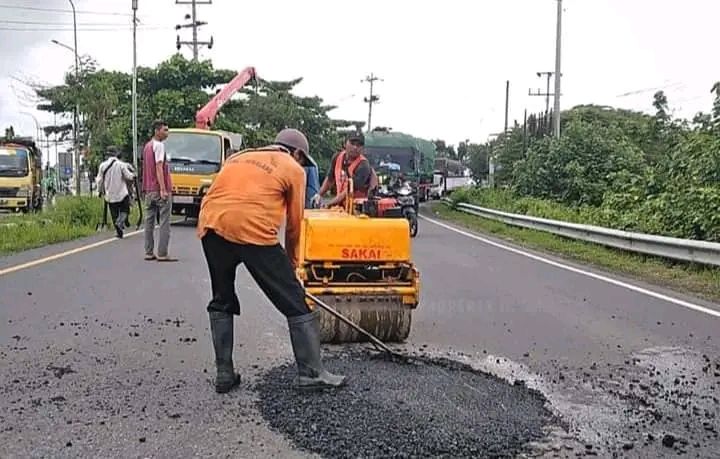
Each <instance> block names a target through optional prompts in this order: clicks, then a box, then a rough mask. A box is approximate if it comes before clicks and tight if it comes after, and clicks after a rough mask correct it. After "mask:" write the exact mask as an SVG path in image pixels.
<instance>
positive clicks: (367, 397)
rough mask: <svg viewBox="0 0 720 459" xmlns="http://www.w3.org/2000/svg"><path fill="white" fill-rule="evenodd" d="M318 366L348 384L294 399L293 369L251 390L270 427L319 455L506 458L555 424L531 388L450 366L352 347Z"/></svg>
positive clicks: (273, 375) (265, 379) (268, 377)
mask: <svg viewBox="0 0 720 459" xmlns="http://www.w3.org/2000/svg"><path fill="white" fill-rule="evenodd" d="M326 362H327V367H328V369H329V370H330V371H333V372H336V373H340V374H347V375H349V376H350V377H351V378H352V379H351V381H350V384H349V386H347V387H345V388H342V389H340V390H324V391H321V392H318V393H315V394H313V395H310V396H306V397H298V393H297V391H296V390H295V389H294V388H293V385H292V382H293V376H294V375H295V373H296V370H295V367H294V366H293V365H290V366H288V365H283V366H279V367H276V368H273V369H271V370H270V371H268V372H267V373H266V374H265V375H264V377H263V380H262V382H261V383H259V384H258V386H257V390H258V392H259V394H260V411H261V413H262V415H263V417H264V418H265V419H266V420H268V422H269V424H270V426H271V427H272V428H274V429H277V430H278V431H280V432H282V433H283V434H284V435H287V436H289V437H290V438H291V439H292V440H293V442H294V443H295V444H296V445H298V446H299V447H301V448H305V449H307V450H309V451H311V452H314V453H318V454H320V455H322V456H323V457H338V458H345V457H347V458H356V457H378V456H380V457H419V456H422V457H513V456H515V455H516V454H518V453H520V452H521V451H523V450H524V446H525V445H526V444H527V443H528V442H530V441H535V440H539V439H541V438H542V437H543V436H544V435H545V430H544V427H545V426H547V425H548V424H550V423H552V422H557V420H556V419H554V417H553V415H552V413H551V412H550V411H549V410H547V409H546V408H545V406H544V403H545V398H544V397H543V396H542V395H541V394H539V393H538V392H535V391H532V390H530V389H528V388H526V387H525V386H524V384H522V383H520V382H519V383H518V384H509V383H507V382H505V381H503V380H501V379H499V378H497V377H494V376H491V375H488V374H486V373H482V372H479V371H476V370H473V369H472V368H470V367H468V366H466V365H461V364H458V363H457V362H452V361H449V360H444V359H430V358H419V359H418V360H411V361H410V362H407V363H406V362H398V361H391V360H389V359H386V358H382V355H380V356H377V355H371V354H368V353H360V352H345V353H336V354H335V355H332V356H331V357H330V356H328V357H327V358H326Z"/></svg>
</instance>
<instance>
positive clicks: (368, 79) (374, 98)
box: [360, 73, 383, 132]
mask: <svg viewBox="0 0 720 459" xmlns="http://www.w3.org/2000/svg"><path fill="white" fill-rule="evenodd" d="M376 81H383V80H382V79H381V78H378V77H376V76H375V75H374V74H373V73H370V75H368V76H366V77H365V79H364V80H360V82H361V83H362V82H367V83H370V97H369V98H368V97H366V98H365V99H364V100H365V102H366V103H367V104H368V127H367V132H370V129H371V128H372V126H371V123H372V106H373V102H378V101H379V100H380V98H379V97H378V96H377V95H375V94H373V84H374V83H375V82H376Z"/></svg>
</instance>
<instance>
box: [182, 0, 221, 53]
mask: <svg viewBox="0 0 720 459" xmlns="http://www.w3.org/2000/svg"><path fill="white" fill-rule="evenodd" d="M175 4H176V5H191V6H192V14H190V15H187V14H186V15H185V19H190V20H191V22H190V24H178V25H176V26H175V30H180V29H182V28H187V27H192V41H181V40H180V35H178V36H177V41H176V42H175V44H176V46H177V49H178V51H179V50H180V47H181V46H182V45H190V46H191V47H192V50H193V60H194V61H196V62H197V60H198V48H199V47H200V46H207V47H208V49H212V47H213V44H214V40H213V37H212V36H210V41H198V33H197V29H198V27H200V26H203V25H207V22H203V21H198V20H197V5H212V0H207V1H200V0H190V1H189V2H188V1H181V0H175Z"/></svg>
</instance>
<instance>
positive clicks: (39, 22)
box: [0, 19, 125, 27]
mask: <svg viewBox="0 0 720 459" xmlns="http://www.w3.org/2000/svg"><path fill="white" fill-rule="evenodd" d="M0 23H5V24H23V25H25V24H27V25H57V26H70V27H72V25H73V24H72V22H48V21H14V20H9V19H0ZM77 25H78V27H80V26H123V25H125V23H122V22H84V23H82V22H79V23H78V24H77Z"/></svg>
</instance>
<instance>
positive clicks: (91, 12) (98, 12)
mask: <svg viewBox="0 0 720 459" xmlns="http://www.w3.org/2000/svg"><path fill="white" fill-rule="evenodd" d="M0 8H5V9H11V10H28V11H43V12H46V13H69V14H72V13H73V10H66V9H59V8H40V7H33V6H17V5H0ZM75 13H76V14H96V15H105V16H127V17H132V14H129V13H118V12H110V11H108V12H102V11H76V12H75Z"/></svg>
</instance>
